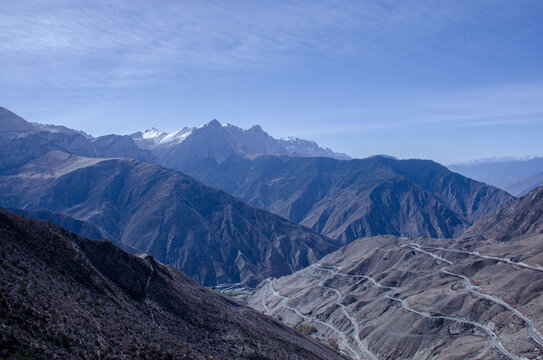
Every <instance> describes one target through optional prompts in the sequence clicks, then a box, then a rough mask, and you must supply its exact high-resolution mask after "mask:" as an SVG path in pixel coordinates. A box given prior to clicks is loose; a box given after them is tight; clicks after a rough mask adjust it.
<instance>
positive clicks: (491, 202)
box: [188, 156, 513, 243]
mask: <svg viewBox="0 0 543 360" xmlns="http://www.w3.org/2000/svg"><path fill="white" fill-rule="evenodd" d="M189 170H190V171H189V172H188V173H189V174H190V175H192V176H194V177H196V178H198V179H200V180H202V181H204V182H205V183H206V184H210V185H212V186H216V187H218V188H221V189H223V190H225V191H227V192H229V193H231V194H234V195H236V196H238V197H240V198H241V199H242V200H244V201H246V202H247V203H249V204H251V205H253V206H257V207H260V208H263V209H267V210H269V211H271V212H273V213H275V214H278V215H280V216H284V217H286V218H289V219H291V220H293V221H296V222H299V223H301V224H303V225H305V226H307V227H310V228H312V229H313V230H315V231H318V232H321V233H323V234H325V235H327V236H330V237H332V238H337V239H340V240H341V241H342V242H343V243H348V242H350V241H352V240H354V239H356V238H359V237H364V236H373V235H380V234H393V235H399V236H410V237H417V236H431V237H453V236H458V235H460V234H462V232H463V231H464V230H465V229H466V228H468V227H469V226H471V225H472V224H473V223H474V222H475V221H477V220H479V219H480V218H481V217H483V216H484V215H486V214H487V213H489V212H491V211H494V210H496V209H498V208H500V207H501V206H503V205H504V204H506V203H507V202H509V201H511V200H512V199H513V198H512V197H511V196H510V195H508V194H507V193H505V192H504V191H501V190H498V189H496V188H493V187H491V186H487V185H485V184H482V183H479V182H476V181H473V180H471V179H468V178H465V177H463V176H461V175H458V174H455V173H452V172H450V171H449V170H448V169H447V168H445V167H444V166H441V165H439V164H437V163H435V162H432V161H426V160H396V159H392V158H387V157H383V156H375V157H372V158H367V159H362V160H349V161H340V160H335V159H330V158H300V157H286V156H283V157H279V156H260V157H257V158H255V159H252V160H250V159H242V158H239V157H235V156H232V157H229V158H228V159H227V160H226V161H224V162H222V163H221V164H219V165H216V164H210V163H204V162H202V163H199V164H198V165H195V166H193V167H192V169H189Z"/></svg>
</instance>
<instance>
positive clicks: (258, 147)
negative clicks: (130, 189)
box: [131, 120, 350, 170]
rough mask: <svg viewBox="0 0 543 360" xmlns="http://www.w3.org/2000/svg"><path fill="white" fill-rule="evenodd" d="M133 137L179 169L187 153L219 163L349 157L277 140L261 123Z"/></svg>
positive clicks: (304, 142) (212, 125) (217, 124)
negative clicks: (234, 157)
mask: <svg viewBox="0 0 543 360" xmlns="http://www.w3.org/2000/svg"><path fill="white" fill-rule="evenodd" d="M131 137H132V139H134V141H135V142H136V144H137V145H138V146H139V147H140V148H143V149H149V150H151V151H153V152H154V153H155V155H157V156H158V157H159V159H160V160H161V162H162V163H163V164H164V165H168V166H171V167H174V168H177V169H180V170H182V169H183V166H176V164H175V162H176V161H175V159H177V160H178V161H181V163H183V162H184V160H183V159H181V160H179V158H180V156H183V155H185V154H186V156H188V157H190V158H191V159H192V160H205V159H207V158H213V159H214V160H215V161H217V162H221V161H222V160H224V159H225V158H227V157H228V156H230V155H232V154H236V155H240V156H242V157H254V156H257V155H289V156H302V157H331V158H336V159H342V160H346V159H350V157H349V156H348V155H346V154H341V153H336V152H334V151H332V150H330V149H328V148H321V147H319V145H318V144H317V143H315V142H314V141H308V140H302V139H298V138H294V137H289V138H283V139H275V138H273V137H272V136H270V135H269V134H268V133H266V132H265V131H264V130H262V128H261V127H260V126H259V125H255V126H253V127H251V128H250V129H242V128H239V127H237V126H234V125H231V124H221V123H220V122H218V121H217V120H212V121H210V122H209V123H207V124H204V125H201V126H199V127H193V128H189V127H184V128H182V129H180V130H178V131H176V132H173V133H171V134H170V133H166V132H162V131H159V130H157V129H155V128H151V129H149V130H146V131H144V132H137V133H134V134H132V135H131ZM172 162H174V164H173V166H172Z"/></svg>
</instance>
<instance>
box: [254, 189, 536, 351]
mask: <svg viewBox="0 0 543 360" xmlns="http://www.w3.org/2000/svg"><path fill="white" fill-rule="evenodd" d="M542 209H543V187H540V188H536V189H535V190H533V191H532V192H530V193H528V194H527V195H525V196H524V197H523V198H521V199H519V200H517V201H515V202H513V203H511V204H509V205H507V206H506V207H504V208H503V209H500V210H498V211H497V212H494V213H492V214H489V215H488V216H486V217H485V218H483V219H481V220H480V221H479V222H477V223H476V224H475V225H473V226H472V227H471V228H470V229H468V231H467V232H466V235H465V236H463V237H461V238H458V239H431V238H418V239H408V238H399V237H394V236H390V235H387V236H380V237H370V238H363V239H359V240H356V241H354V242H352V243H351V244H349V245H348V246H346V247H343V248H341V249H339V250H338V251H336V252H333V253H331V254H329V255H327V256H326V257H324V258H323V259H321V260H320V261H319V262H318V263H315V264H312V265H311V266H309V267H307V268H306V269H303V270H300V271H298V272H296V273H294V274H292V275H288V276H285V277H282V278H279V279H267V280H265V281H263V282H262V283H261V284H260V285H259V286H258V288H257V291H255V292H254V293H253V294H252V295H251V296H250V297H249V299H248V300H247V303H248V304H249V305H251V306H253V307H254V308H256V309H258V310H261V311H263V312H264V313H266V314H269V315H273V316H274V317H276V318H277V319H280V320H281V321H283V322H284V323H286V324H288V325H291V326H299V327H300V326H305V327H311V329H312V334H313V336H315V337H316V338H318V339H327V338H333V339H334V341H335V342H336V343H337V344H338V345H339V347H340V348H341V349H342V350H343V351H344V352H345V353H347V354H349V355H350V356H353V357H355V358H363V359H381V358H387V359H388V358H393V359H414V358H417V359H426V358H440V359H441V358H443V359H445V358H447V359H466V358H469V359H490V358H492V359H502V358H511V359H538V358H540V357H542V356H543V315H542V314H543V292H542V289H543V241H542V240H543V226H542V224H543V211H542Z"/></svg>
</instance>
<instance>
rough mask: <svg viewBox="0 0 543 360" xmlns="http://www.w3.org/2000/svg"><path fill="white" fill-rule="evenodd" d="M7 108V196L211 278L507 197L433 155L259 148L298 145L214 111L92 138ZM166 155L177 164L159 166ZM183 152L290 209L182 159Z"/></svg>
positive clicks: (274, 272) (460, 220)
mask: <svg viewBox="0 0 543 360" xmlns="http://www.w3.org/2000/svg"><path fill="white" fill-rule="evenodd" d="M0 114H1V116H0V125H1V127H0V129H1V131H0V148H1V149H2V152H3V154H5V156H4V157H3V158H2V159H1V160H0V177H1V179H2V182H1V184H0V188H1V190H2V194H1V195H0V206H4V207H9V208H12V209H19V210H15V211H19V212H21V213H24V214H27V215H32V214H34V215H35V216H40V217H41V218H44V219H48V220H51V221H55V222H56V223H57V224H59V225H62V226H66V227H68V228H70V229H71V230H73V231H76V232H77V233H79V234H81V235H86V236H89V237H92V238H107V239H110V240H111V241H114V242H115V243H116V244H119V245H120V246H122V247H123V248H125V249H126V250H128V251H132V252H134V251H135V252H137V251H142V252H149V253H150V254H151V255H153V256H155V257H156V258H157V259H158V260H159V261H162V262H164V263H166V264H169V265H172V266H174V267H176V268H178V269H180V270H182V271H184V272H185V273H187V274H188V275H189V276H191V277H193V278H194V279H196V280H197V281H199V282H201V283H202V284H205V285H217V284H220V283H237V282H241V283H243V284H245V285H249V286H254V285H256V284H257V283H258V282H259V281H260V280H262V279H264V278H266V277H269V276H274V277H277V276H281V275H286V274H288V273H291V272H293V271H295V270H298V269H301V268H303V267H304V266H307V265H309V264H310V263H312V262H315V261H317V260H318V259H319V258H320V257H322V256H324V255H325V254H327V253H329V252H331V251H333V250H335V249H337V247H338V246H339V245H340V244H347V243H349V242H350V241H352V240H354V239H357V238H359V237H363V236H371V235H379V234H394V235H400V236H414V237H416V236H432V237H451V236H457V235H459V234H461V233H462V232H463V231H464V230H465V229H466V228H467V227H469V226H470V225H471V224H472V223H473V222H475V221H476V220H478V219H479V218H481V217H482V216H484V215H485V214H486V213H488V212H490V211H492V210H495V209H497V208H499V207H501V206H502V205H504V204H506V203H507V202H509V201H511V200H512V197H511V196H509V195H508V194H506V193H505V192H503V191H500V190H498V189H496V188H493V187H490V186H487V185H484V184H481V183H478V182H476V181H473V180H471V179H468V178H465V177H462V176H460V175H458V174H454V173H452V172H450V171H448V170H447V169H446V168H445V167H443V166H441V165H439V164H436V163H434V162H431V161H420V160H408V161H402V160H397V159H394V158H390V157H384V156H376V157H372V158H368V159H362V160H338V159H333V158H323V157H301V156H286V155H260V156H258V154H259V153H262V152H264V153H266V152H274V151H277V152H280V151H283V152H286V151H287V150H286V149H287V147H286V145H285V144H290V143H296V141H294V142H290V141H285V140H281V141H279V140H275V139H273V138H272V137H270V136H269V135H267V134H266V133H265V132H263V130H262V129H261V128H260V127H253V128H251V129H249V130H242V129H239V128H237V127H234V126H231V125H227V126H222V125H221V124H220V123H219V122H218V121H212V122H210V123H209V124H207V125H204V126H202V127H199V128H193V129H187V128H186V129H184V130H182V131H180V132H177V133H174V134H164V133H160V132H158V131H152V132H147V133H143V134H142V133H140V134H139V135H137V134H135V135H132V136H119V135H107V136H102V137H98V138H92V137H90V136H88V135H86V134H85V133H82V132H80V131H75V130H70V129H67V128H65V127H56V126H54V125H48V126H46V127H44V126H38V125H35V124H30V123H28V122H26V121H25V120H24V119H22V118H20V117H18V116H17V115H15V114H13V113H11V112H9V111H8V110H6V109H2V111H1V112H0ZM44 129H53V132H50V131H45V130H44ZM301 143H303V142H301ZM311 144H313V145H314V146H316V144H314V143H311ZM298 149H299V148H298ZM315 149H317V150H318V149H320V148H318V146H316V148H314V150H315ZM317 150H315V152H316V153H318V151H320V150H318V151H317ZM321 150H322V149H321ZM293 151H294V150H293ZM296 151H298V152H301V151H302V150H296ZM322 151H324V150H322ZM291 153H292V154H298V153H296V152H291ZM305 154H306V155H307V154H308V153H307V152H306V153H305ZM166 155H167V156H166ZM165 156H166V157H165ZM338 157H342V156H339V155H338ZM121 158H122V159H121ZM129 158H132V159H135V160H129ZM167 159H171V160H172V161H174V160H175V162H174V163H171V164H170V165H171V166H173V167H174V170H171V169H167V168H165V167H161V166H157V165H152V164H151V163H162V164H163V165H167V164H166V162H167V161H169V160H167ZM137 160H142V161H146V162H141V161H137ZM150 162H151V163H150ZM180 164H185V165H186V166H187V167H188V168H187V169H181V170H184V171H187V170H189V174H192V175H194V176H195V177H196V178H198V179H200V180H202V181H203V182H204V183H205V184H208V185H211V186H215V187H218V188H222V189H223V190H225V191H227V192H228V193H230V194H233V195H234V196H237V197H239V198H240V199H241V200H243V201H246V202H247V203H249V204H250V205H252V206H256V207H258V208H262V209H265V210H269V211H271V212H273V213H275V214H276V215H279V216H282V217H285V218H288V219H290V220H291V221H287V220H285V219H283V218H281V217H278V216H275V215H272V214H270V213H268V212H266V211H263V210H258V209H255V208H254V207H252V206H248V205H246V204H244V203H243V202H242V201H239V200H238V199H236V198H234V197H232V196H229V195H228V194H226V193H224V192H221V191H217V190H214V189H211V188H209V187H207V186H206V185H204V184H202V183H200V182H198V181H196V180H194V179H193V178H191V177H190V176H187V175H185V174H183V173H180V172H179V171H175V169H176V167H177V166H179V165H180ZM177 170H180V169H177ZM294 222H298V223H300V224H301V225H302V226H300V225H297V224H295V223H294ZM304 226H307V227H310V228H311V229H312V230H310V229H308V228H307V227H304ZM332 239H333V240H332Z"/></svg>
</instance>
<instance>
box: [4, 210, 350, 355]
mask: <svg viewBox="0 0 543 360" xmlns="http://www.w3.org/2000/svg"><path fill="white" fill-rule="evenodd" d="M0 236H1V239H2V241H0V254H1V257H0V266H1V269H2V271H0V329H1V331H0V357H2V358H6V359H10V358H15V359H19V358H33V359H52V358H58V359H70V358H74V357H76V358H85V359H90V358H108V359H124V358H152V359H182V358H183V359H185V358H186V359H202V358H245V359H257V358H258V359H276V358H289V359H339V358H341V355H340V354H339V353H337V352H335V351H334V350H332V349H331V348H329V347H327V346H323V345H321V344H319V343H317V342H316V341H314V340H312V339H309V338H306V337H304V336H303V335H302V334H301V333H299V332H297V331H295V330H293V329H291V328H288V327H285V326H283V325H281V324H279V323H277V322H275V321H273V320H272V319H270V318H268V317H266V316H263V315H261V314H259V313H257V312H256V311H254V310H251V309H248V308H246V307H245V306H242V305H240V304H239V303H237V302H234V301H232V300H230V299H227V298H225V297H223V296H221V295H219V294H217V293H214V292H212V291H210V290H208V289H205V288H203V287H202V286H200V285H198V284H197V283H196V282H194V281H192V280H191V279H189V278H188V277H187V276H185V275H183V274H181V273H180V272H179V271H177V270H175V269H173V268H170V267H167V266H164V265H161V264H160V263H159V262H157V261H156V260H155V259H154V258H153V257H151V256H147V255H145V256H134V255H129V254H128V253H126V252H124V251H122V250H121V249H119V248H117V247H116V246H114V245H113V244H112V243H110V242H106V241H91V240H87V239H84V238H81V237H78V236H76V235H74V234H73V233H70V232H68V231H66V230H64V229H61V228H59V227H57V226H55V225H52V224H51V223H48V222H45V221H38V220H32V219H28V218H23V217H21V216H18V215H15V214H13V213H9V212H7V211H5V210H1V209H0Z"/></svg>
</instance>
